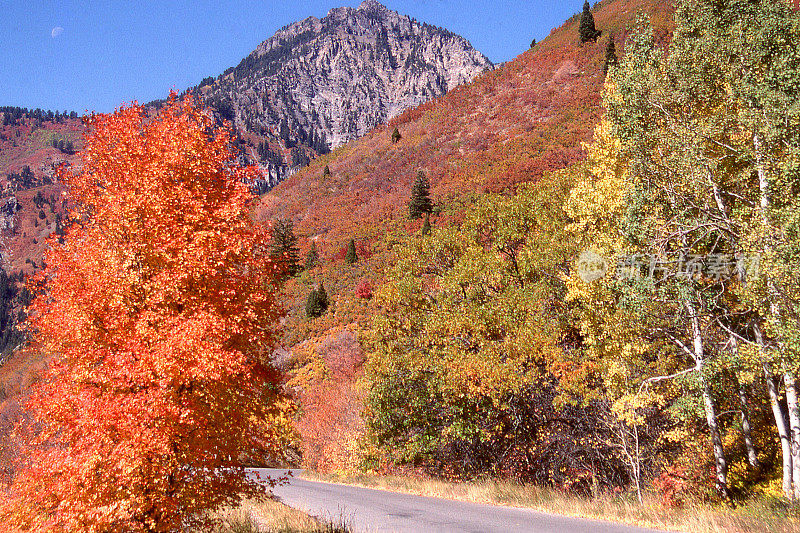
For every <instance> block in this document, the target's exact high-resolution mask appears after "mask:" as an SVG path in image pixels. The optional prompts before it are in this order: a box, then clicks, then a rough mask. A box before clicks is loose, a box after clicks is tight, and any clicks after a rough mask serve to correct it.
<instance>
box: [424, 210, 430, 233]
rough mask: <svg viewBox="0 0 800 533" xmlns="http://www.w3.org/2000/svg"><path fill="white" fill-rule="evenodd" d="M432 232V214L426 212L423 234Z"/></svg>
mask: <svg viewBox="0 0 800 533" xmlns="http://www.w3.org/2000/svg"><path fill="white" fill-rule="evenodd" d="M430 232H431V214H430V213H425V222H423V224H422V234H423V235H428V234H429V233H430Z"/></svg>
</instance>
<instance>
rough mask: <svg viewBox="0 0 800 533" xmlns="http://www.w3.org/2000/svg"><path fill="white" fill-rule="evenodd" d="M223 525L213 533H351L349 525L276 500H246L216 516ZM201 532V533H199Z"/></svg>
mask: <svg viewBox="0 0 800 533" xmlns="http://www.w3.org/2000/svg"><path fill="white" fill-rule="evenodd" d="M216 517H217V518H219V519H220V520H221V524H220V525H219V526H218V527H217V529H216V530H214V531H213V533H348V532H349V531H350V529H349V527H348V526H347V525H346V524H331V523H327V522H321V521H319V520H317V519H316V518H314V517H312V516H309V515H307V514H306V513H304V512H302V511H298V510H297V509H292V508H291V507H289V506H287V505H284V504H282V503H280V502H278V501H276V500H266V501H258V502H254V501H249V500H248V501H244V502H242V504H241V505H240V506H239V507H237V508H235V509H226V510H223V511H220V512H218V513H216ZM198 533H199V532H198Z"/></svg>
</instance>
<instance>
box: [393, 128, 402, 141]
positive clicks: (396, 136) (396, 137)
mask: <svg viewBox="0 0 800 533" xmlns="http://www.w3.org/2000/svg"><path fill="white" fill-rule="evenodd" d="M402 138H403V136H402V135H400V130H398V129H397V128H395V129H394V131H393V132H392V144H397V143H398V142H400V139H402Z"/></svg>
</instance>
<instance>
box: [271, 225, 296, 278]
mask: <svg viewBox="0 0 800 533" xmlns="http://www.w3.org/2000/svg"><path fill="white" fill-rule="evenodd" d="M269 255H270V257H272V258H273V259H274V260H275V262H277V263H278V264H279V265H281V267H282V269H281V270H282V272H283V275H284V276H294V275H295V274H297V273H298V272H299V271H300V265H299V259H300V249H299V248H298V247H297V237H296V236H295V234H294V224H293V223H292V221H291V220H288V219H282V218H279V219H278V220H276V221H275V222H274V224H273V226H272V241H271V243H270V250H269Z"/></svg>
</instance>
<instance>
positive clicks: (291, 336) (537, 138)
mask: <svg viewBox="0 0 800 533" xmlns="http://www.w3.org/2000/svg"><path fill="white" fill-rule="evenodd" d="M639 10H644V11H645V12H647V13H650V14H651V20H652V21H653V24H654V27H655V28H656V34H657V36H658V39H659V41H660V42H661V43H665V42H667V41H668V39H669V35H670V31H671V28H672V8H671V7H670V6H669V5H664V4H662V3H657V2H652V3H646V2H645V3H642V2H638V1H624V0H615V1H609V2H602V3H600V4H599V5H598V7H597V9H596V11H595V12H594V19H595V21H596V25H597V27H598V28H600V29H601V30H602V31H603V35H602V36H600V38H599V39H598V40H597V42H591V41H590V42H587V43H584V44H581V41H580V36H579V25H580V15H579V14H578V15H575V16H574V17H572V18H571V19H570V20H568V21H566V22H565V23H564V24H563V25H562V26H561V27H560V28H556V29H554V30H553V31H552V32H551V34H550V36H549V37H548V38H547V39H545V40H543V41H542V42H540V43H538V44H536V45H535V46H534V47H533V48H532V49H531V50H529V51H527V52H525V53H523V54H522V55H520V56H519V57H518V58H517V59H515V60H514V61H511V62H509V63H508V64H506V65H504V66H503V67H502V68H501V69H499V70H496V71H492V72H489V73H486V74H484V75H482V76H480V77H479V78H478V79H476V81H475V82H473V83H471V84H468V85H463V86H460V87H458V88H456V89H454V90H453V91H451V92H450V93H448V94H447V95H446V96H444V97H442V98H440V99H436V100H433V101H431V102H429V103H427V104H424V105H422V106H420V107H418V108H416V109H413V110H410V111H407V112H406V113H404V114H403V115H401V116H399V117H397V118H396V119H394V120H392V121H391V122H390V123H389V124H388V125H387V126H386V127H382V128H377V129H376V130H374V131H373V132H371V133H370V134H368V135H366V136H365V137H363V138H361V139H358V140H356V141H353V142H351V143H349V144H347V145H345V146H343V147H342V148H339V149H337V150H335V151H334V152H333V153H332V154H330V155H329V156H325V157H322V158H320V159H319V160H317V161H315V162H314V163H312V165H310V166H309V167H308V168H307V169H305V170H303V171H302V172H300V173H299V174H298V175H296V176H293V177H292V178H291V179H289V180H287V181H285V182H284V183H282V184H280V185H279V186H278V187H277V188H276V189H275V190H273V191H272V192H270V193H269V194H267V195H265V196H264V197H263V198H262V204H263V205H262V207H261V208H260V209H259V210H258V216H259V218H260V220H262V221H263V222H264V223H269V222H270V221H275V220H278V219H289V220H290V221H291V222H292V224H293V233H294V235H296V237H297V238H298V242H297V244H296V246H297V247H298V251H297V252H296V253H297V254H298V255H299V257H300V263H301V264H302V263H303V262H304V260H305V259H306V256H307V255H308V253H309V251H310V248H311V246H312V243H313V246H314V250H315V253H316V254H318V256H319V258H320V259H319V266H316V267H314V268H311V269H306V270H305V271H303V272H302V273H301V274H300V275H299V276H297V277H294V278H291V279H289V280H288V282H287V284H286V299H285V301H286V303H287V306H288V307H289V309H290V313H289V317H288V320H287V323H286V330H285V331H286V333H285V339H284V343H283V346H284V348H285V349H286V350H287V351H288V352H290V353H291V355H292V359H291V364H292V365H294V366H296V367H299V368H300V370H299V371H298V373H297V376H296V377H295V378H294V380H293V381H292V383H291V384H292V385H297V386H298V387H299V388H300V389H299V390H303V391H304V393H303V397H304V398H305V400H304V401H305V402H306V405H307V409H306V410H305V415H304V418H303V419H302V420H301V423H300V426H301V429H303V430H304V431H305V433H304V443H305V446H306V461H308V462H309V464H311V465H313V466H320V467H323V468H324V467H340V466H342V465H343V464H350V465H351V466H355V465H354V464H353V462H358V461H361V458H360V457H357V455H358V454H357V453H355V450H356V448H358V444H357V443H356V439H357V438H360V437H359V436H360V435H363V422H362V420H361V418H360V417H359V413H360V411H361V410H362V408H363V404H362V398H361V397H360V394H361V393H360V392H358V391H359V390H360V389H358V387H356V386H355V381H357V379H358V377H359V376H360V375H361V365H362V363H363V361H364V348H365V347H366V346H367V342H368V338H367V332H368V331H369V330H370V328H371V327H372V318H373V317H374V316H376V315H381V314H383V313H385V303H384V302H378V301H377V300H376V299H375V298H373V297H372V294H373V292H375V291H377V290H378V289H379V288H380V287H382V286H383V285H385V283H386V281H387V277H388V276H389V275H390V272H391V269H392V268H394V265H395V263H396V262H397V261H398V260H399V258H398V255H397V254H398V248H397V247H398V245H399V244H400V243H401V242H404V241H405V240H406V239H407V238H408V237H409V236H411V235H414V234H416V233H418V232H420V231H421V229H422V227H423V225H424V223H425V219H424V217H420V218H417V219H410V218H409V213H408V207H407V204H408V201H409V198H410V195H411V188H412V183H413V182H414V180H415V179H416V177H417V175H418V172H420V171H422V172H423V173H424V174H425V176H426V178H427V179H428V180H429V182H430V191H431V197H432V200H433V203H434V205H435V207H434V209H433V212H432V213H431V214H430V217H429V221H430V224H431V225H432V226H433V227H434V228H438V227H442V228H444V227H450V226H452V225H453V224H460V223H461V222H462V221H463V220H464V218H465V217H466V216H467V213H468V211H469V209H470V207H471V206H472V205H473V204H475V203H476V202H477V201H478V200H479V199H480V198H482V197H484V196H485V195H486V194H488V193H500V194H504V195H507V194H512V193H514V192H515V191H516V190H517V189H518V188H519V187H520V186H521V185H523V184H526V183H536V182H539V181H540V180H542V178H543V176H547V175H550V174H551V173H552V172H554V171H557V170H559V169H563V168H566V167H568V166H569V165H572V164H575V163H578V162H580V161H582V160H584V159H585V158H586V153H585V150H584V147H583V145H582V143H584V142H586V141H589V140H590V139H591V136H592V131H593V128H594V126H595V125H596V124H597V122H598V120H599V117H600V116H601V113H602V108H601V91H602V87H603V83H604V80H605V75H604V71H603V70H604V64H605V52H606V48H607V45H608V41H609V39H610V37H611V36H612V35H613V37H614V41H615V43H616V46H617V50H618V53H620V54H622V53H624V52H623V51H624V46H625V42H626V40H627V37H628V35H629V31H630V28H631V27H632V24H633V21H634V19H635V15H636V13H637V12H638V11H639ZM395 128H397V131H398V133H399V134H400V136H401V138H400V140H399V141H397V142H394V139H393V135H392V133H393V132H394V130H395ZM564 179H566V178H564ZM547 187H550V186H549V185H548V186H547ZM553 187H554V189H553V190H554V191H559V194H560V195H561V196H560V197H563V195H564V191H565V190H566V189H565V188H566V187H568V183H567V182H564V183H562V184H559V185H557V186H555V185H554V186H553ZM560 197H554V198H553V199H552V200H550V201H551V202H552V203H553V205H555V204H557V203H558V202H559V199H558V198H560ZM350 240H353V241H354V245H355V249H356V252H357V254H356V255H357V258H358V261H356V262H355V263H352V264H349V263H347V262H346V261H345V256H346V251H347V247H348V242H349V241H350ZM319 283H323V285H324V287H325V290H326V293H327V295H328V299H329V301H330V305H329V307H328V309H327V311H326V312H325V313H324V314H322V315H321V316H320V317H319V318H313V319H311V318H308V316H307V313H306V309H305V307H306V303H307V299H308V296H309V294H310V293H311V292H312V290H313V289H314V288H315V287H316V286H317V284H319ZM548 394H552V393H548ZM565 438H576V437H575V436H570V437H565ZM513 470H514V469H513V468H512V469H511V471H513ZM474 471H477V467H476V469H474Z"/></svg>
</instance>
